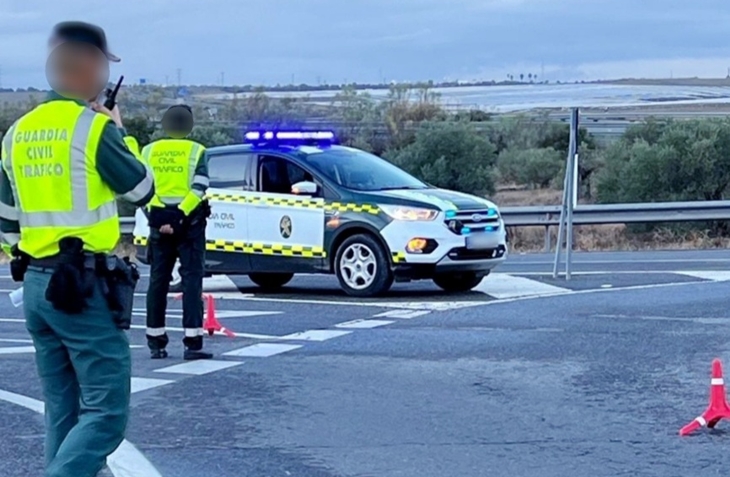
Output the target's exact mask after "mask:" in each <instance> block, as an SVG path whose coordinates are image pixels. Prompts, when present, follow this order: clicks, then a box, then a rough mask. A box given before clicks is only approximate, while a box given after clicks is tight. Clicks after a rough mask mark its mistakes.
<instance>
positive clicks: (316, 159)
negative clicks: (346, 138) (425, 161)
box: [305, 147, 429, 191]
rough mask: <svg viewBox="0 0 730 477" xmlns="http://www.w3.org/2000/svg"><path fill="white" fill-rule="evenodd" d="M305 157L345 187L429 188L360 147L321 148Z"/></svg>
mask: <svg viewBox="0 0 730 477" xmlns="http://www.w3.org/2000/svg"><path fill="white" fill-rule="evenodd" d="M305 157H306V159H305V160H306V161H307V163H308V164H310V165H311V166H312V167H313V168H314V169H316V170H317V171H319V172H321V173H322V174H323V175H324V176H326V177H327V178H328V179H330V180H331V181H333V182H334V183H336V184H339V185H341V186H343V187H346V188H347V189H352V190H358V191H377V190H389V189H427V188H428V187H429V186H428V185H427V184H425V183H423V182H421V181H420V180H418V179H416V178H415V177H413V176H412V175H410V174H408V173H407V172H406V171H404V170H403V169H400V168H399V167H397V166H395V165H394V164H391V163H390V162H388V161H386V160H385V159H381V158H380V157H378V156H375V155H373V154H370V153H368V152H365V151H361V150H359V149H353V148H349V147H338V148H331V149H324V150H321V151H318V152H315V153H312V154H307V155H306V156H305Z"/></svg>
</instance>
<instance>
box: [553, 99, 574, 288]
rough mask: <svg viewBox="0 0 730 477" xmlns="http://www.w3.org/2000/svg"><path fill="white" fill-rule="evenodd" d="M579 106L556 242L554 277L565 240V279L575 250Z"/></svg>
mask: <svg viewBox="0 0 730 477" xmlns="http://www.w3.org/2000/svg"><path fill="white" fill-rule="evenodd" d="M578 114H579V113H578V108H573V110H572V111H571V115H570V144H569V147H568V158H567V160H566V164H565V180H564V181H563V202H562V205H561V209H560V225H559V227H558V240H557V243H556V244H555V262H554V263H553V278H557V277H558V265H559V263H560V251H561V249H562V247H563V241H565V279H566V280H570V271H571V270H570V268H571V267H570V266H571V258H572V257H571V252H572V250H573V209H574V207H575V205H576V202H577V195H578V189H577V179H578V174H577V169H578Z"/></svg>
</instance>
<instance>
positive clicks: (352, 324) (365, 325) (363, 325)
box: [335, 320, 395, 329]
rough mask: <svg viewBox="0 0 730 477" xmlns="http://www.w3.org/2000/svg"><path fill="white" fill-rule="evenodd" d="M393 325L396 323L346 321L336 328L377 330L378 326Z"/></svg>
mask: <svg viewBox="0 0 730 477" xmlns="http://www.w3.org/2000/svg"><path fill="white" fill-rule="evenodd" d="M392 323H395V321H385V320H353V321H346V322H344V323H340V324H338V325H335V328H354V329H370V328H377V327H378V326H385V325H390V324H392Z"/></svg>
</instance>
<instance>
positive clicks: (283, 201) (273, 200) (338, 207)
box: [206, 193, 380, 215]
mask: <svg viewBox="0 0 730 477" xmlns="http://www.w3.org/2000/svg"><path fill="white" fill-rule="evenodd" d="M206 197H207V198H208V199H209V200H211V201H215V202H228V203H234V204H268V205H279V206H282V205H283V206H286V207H298V208H303V209H325V210H326V211H329V212H335V211H337V212H355V213H363V212H364V213H368V214H373V215H378V214H379V213H380V208H379V207H378V206H377V205H374V204H357V203H354V202H347V203H343V202H324V201H322V200H316V199H306V198H301V199H299V198H297V199H291V198H288V197H263V196H244V195H236V194H219V193H211V194H208V195H207V196H206Z"/></svg>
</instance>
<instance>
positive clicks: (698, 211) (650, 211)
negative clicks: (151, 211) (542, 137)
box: [121, 200, 730, 235]
mask: <svg viewBox="0 0 730 477" xmlns="http://www.w3.org/2000/svg"><path fill="white" fill-rule="evenodd" d="M500 212H501V213H502V217H503V218H504V222H505V224H506V225H507V226H508V227H529V226H544V227H552V226H558V225H560V206H559V205H537V206H528V207H500ZM710 220H730V200H711V201H692V202H646V203H639V204H601V205H577V206H576V207H575V209H573V224H574V225H607V224H632V223H633V224H637V223H650V222H654V223H656V222H701V221H710ZM121 223H122V234H127V235H128V234H131V233H132V231H133V229H134V218H133V217H122V219H121Z"/></svg>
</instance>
